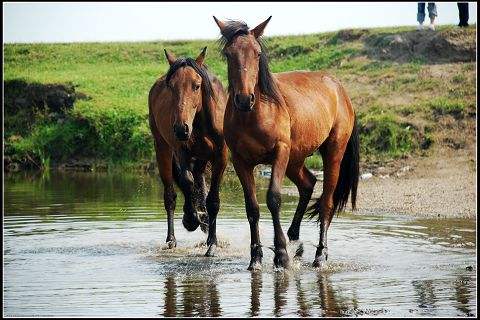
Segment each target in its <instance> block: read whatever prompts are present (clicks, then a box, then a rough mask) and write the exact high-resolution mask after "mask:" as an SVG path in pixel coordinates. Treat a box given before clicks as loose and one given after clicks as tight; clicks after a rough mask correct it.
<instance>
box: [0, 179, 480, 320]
mask: <svg viewBox="0 0 480 320" xmlns="http://www.w3.org/2000/svg"><path fill="white" fill-rule="evenodd" d="M235 179H236V178H235V177H233V178H231V179H227V181H226V182H225V184H224V188H223V189H224V190H223V191H222V195H221V200H222V204H221V211H220V214H219V217H220V219H219V221H218V222H217V225H218V226H217V230H218V237H219V240H220V247H219V248H218V249H217V257H214V258H205V257H203V254H204V252H205V250H206V248H205V247H204V246H202V242H203V241H204V240H205V238H206V237H205V235H204V234H203V233H202V232H201V231H200V230H197V231H195V232H193V233H189V232H187V231H186V230H185V229H184V228H183V226H182V225H181V213H178V214H177V216H176V217H177V218H178V220H176V221H175V233H176V238H177V242H178V246H177V248H176V249H174V250H164V249H163V246H164V241H165V237H166V218H165V214H164V209H163V203H162V201H163V197H162V190H161V186H160V184H159V182H158V179H157V178H156V177H155V176H149V175H145V176H142V175H140V176H139V175H135V174H122V175H119V174H92V173H50V174H49V175H47V176H28V175H14V176H9V177H6V180H5V198H4V199H5V207H4V240H3V244H4V249H3V250H4V262H3V263H4V282H3V285H4V306H3V308H4V315H5V316H39V315H40V316H379V317H381V316H388V317H391V316H408V317H413V316H444V317H446V316H476V315H477V307H476V298H477V297H476V286H477V277H476V270H477V266H476V236H475V230H476V225H475V221H473V220H453V219H442V220H436V219H433V220H432V219H416V218H411V217H391V216H389V217H379V216H370V217H367V216H355V215H346V214H341V215H340V216H338V217H335V218H334V221H333V222H332V226H331V229H330V232H329V261H328V262H327V264H326V266H325V267H324V268H323V269H322V271H317V270H315V269H313V268H311V266H310V265H311V262H312V261H313V257H314V253H315V247H314V245H315V244H317V242H318V229H317V227H316V225H315V224H314V223H313V222H308V221H304V222H303V224H302V229H301V239H302V241H303V243H304V247H305V253H304V256H303V258H302V259H301V260H300V261H296V262H294V264H293V267H292V269H291V270H288V271H276V270H274V269H273V267H272V265H273V253H272V252H271V251H270V250H269V249H267V248H264V259H263V266H262V271H261V272H254V273H250V272H249V271H247V270H246V268H247V266H248V263H249V241H250V234H249V228H248V222H247V220H246V218H245V213H244V205H243V193H242V191H241V189H240V188H239V185H238V182H237V181H236V180H235ZM259 184H260V185H265V183H263V184H262V183H261V181H259ZM360 187H361V186H360ZM258 194H259V196H258V199H259V201H261V202H262V203H261V211H262V218H264V219H263V220H261V223H260V232H261V239H262V243H263V244H264V245H265V246H269V245H271V244H272V243H273V240H272V239H273V228H272V224H271V219H270V214H269V212H268V211H267V209H266V205H265V201H264V200H265V189H264V188H259V190H258ZM282 199H283V204H282V210H283V217H284V218H285V219H284V220H282V226H283V228H284V230H285V231H286V230H287V228H288V225H289V222H290V221H291V217H292V215H293V212H294V210H295V206H296V200H297V198H296V197H295V196H288V195H284V196H283V197H282ZM182 204H183V199H182V197H181V196H180V194H179V197H178V198H177V212H180V210H181V207H182ZM295 248H296V245H295V244H291V245H289V250H290V251H292V252H293V251H294V250H295ZM469 266H471V267H473V271H472V270H468V269H469V268H467V267H469Z"/></svg>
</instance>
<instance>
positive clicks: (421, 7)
mask: <svg viewBox="0 0 480 320" xmlns="http://www.w3.org/2000/svg"><path fill="white" fill-rule="evenodd" d="M428 16H429V17H430V25H429V26H428V29H430V30H435V18H436V17H437V6H436V5H435V2H429V3H428ZM417 21H418V26H417V29H418V30H422V29H423V22H424V21H425V2H419V3H418V10H417Z"/></svg>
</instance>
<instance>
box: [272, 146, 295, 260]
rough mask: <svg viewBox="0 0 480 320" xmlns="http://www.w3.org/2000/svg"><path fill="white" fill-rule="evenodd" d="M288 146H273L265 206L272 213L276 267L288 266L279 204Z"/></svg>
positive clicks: (288, 154) (288, 150)
mask: <svg viewBox="0 0 480 320" xmlns="http://www.w3.org/2000/svg"><path fill="white" fill-rule="evenodd" d="M289 156H290V148H289V146H288V145H287V144H285V143H282V142H279V143H277V145H276V146H275V159H274V160H273V163H272V177H271V179H270V185H269V187H268V191H267V207H268V210H270V213H271V214H272V221H273V230H274V237H273V243H274V246H275V257H274V258H273V263H274V264H275V266H276V267H284V268H288V267H289V259H288V253H287V241H286V239H285V235H284V234H283V230H282V226H281V225H280V206H281V204H282V197H281V193H280V191H281V188H282V183H283V178H284V177H285V171H286V169H287V164H288V159H289Z"/></svg>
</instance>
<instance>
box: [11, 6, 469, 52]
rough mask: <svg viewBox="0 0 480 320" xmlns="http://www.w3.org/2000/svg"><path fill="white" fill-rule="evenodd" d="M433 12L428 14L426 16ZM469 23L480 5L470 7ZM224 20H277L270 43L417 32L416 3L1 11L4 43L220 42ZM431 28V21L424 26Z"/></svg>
mask: <svg viewBox="0 0 480 320" xmlns="http://www.w3.org/2000/svg"><path fill="white" fill-rule="evenodd" d="M427 12H428V11H427ZM437 12H438V17H437V23H438V24H458V9H457V4H456V2H448V3H438V2H437ZM469 13H470V20H469V23H476V21H477V4H476V3H475V2H471V3H470V4H469ZM212 15H215V16H216V17H217V18H219V19H236V20H243V21H245V22H246V23H247V24H248V25H249V27H250V28H253V27H255V26H256V25H257V24H259V23H260V22H262V21H263V20H265V19H266V18H268V17H269V16H270V15H271V16H272V20H271V21H270V23H269V25H268V26H267V29H265V36H274V35H292V34H305V33H315V32H324V31H336V30H340V29H345V28H362V27H364V28H365V27H382V26H398V25H416V24H417V22H416V17H417V2H409V3H408V2H398V3H391V2H390V3H382V2H364V3H358V2H355V3H343V2H342V3H339V2H333V3H332V2H330V3H328V2H322V3H314V2H290V3H288V2H279V3H274V2H263V3H262V2H256V3H251V2H250V3H249V2H244V3H242V2H224V3H222V2H215V3H212V2H210V3H209V2H170V3H168V2H162V3H152V2H145V3H142V2H134V3H125V2H121V3H120V2H119V3H115V2H103V3H102V2H95V3H93V2H90V3H81V2H77V3H71V2H68V3H15V2H7V3H3V39H4V40H3V41H4V43H30V42H97V41H100V42H104V41H149V40H187V39H215V38H218V36H219V30H218V27H217V25H216V24H215V22H214V21H213V18H212ZM427 22H428V18H427Z"/></svg>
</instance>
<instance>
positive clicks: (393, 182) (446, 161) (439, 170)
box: [284, 150, 477, 219]
mask: <svg viewBox="0 0 480 320" xmlns="http://www.w3.org/2000/svg"><path fill="white" fill-rule="evenodd" d="M436 153H437V154H435V155H434V156H429V157H422V158H412V159H406V160H402V161H401V162H399V163H397V164H396V168H395V169H392V168H390V169H385V168H380V169H381V170H374V171H373V177H372V178H369V179H366V180H360V181H359V185H358V195H357V210H356V211H355V214H369V215H409V216H421V217H439V218H469V219H475V218H476V216H477V208H476V169H475V168H476V164H475V153H474V151H473V150H470V151H467V150H455V151H454V150H442V151H437V152H436ZM382 169H383V170H384V171H385V172H382ZM402 169H403V170H402ZM375 171H376V172H375ZM363 172H367V170H365V171H363ZM368 172H371V171H368ZM284 191H286V192H287V193H290V194H291V193H293V192H295V193H296V187H294V186H289V187H286V188H284ZM321 192H322V183H321V181H317V184H316V186H315V192H314V195H313V197H319V196H320V194H321ZM346 210H347V211H351V206H350V203H349V205H348V207H347V208H346Z"/></svg>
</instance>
